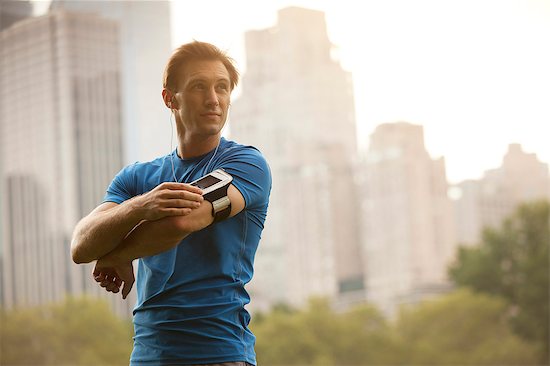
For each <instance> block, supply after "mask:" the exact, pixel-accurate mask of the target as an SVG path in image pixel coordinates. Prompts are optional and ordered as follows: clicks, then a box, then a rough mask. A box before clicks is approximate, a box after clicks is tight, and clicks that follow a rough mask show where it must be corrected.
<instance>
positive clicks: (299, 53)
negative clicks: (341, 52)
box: [230, 7, 363, 308]
mask: <svg viewBox="0 0 550 366" xmlns="http://www.w3.org/2000/svg"><path fill="white" fill-rule="evenodd" d="M245 44H246V55H247V68H246V73H245V74H244V75H243V78H242V94H241V96H240V98H239V99H238V100H236V101H235V102H234V103H233V104H232V108H231V122H230V134H231V137H232V138H234V139H235V140H236V141H238V142H241V143H247V144H252V145H254V146H256V147H258V148H259V149H260V150H261V151H262V153H263V154H264V155H265V156H266V158H267V160H268V162H269V164H270V167H271V170H272V176H273V189H272V192H271V200H270V207H269V213H268V220H267V223H266V228H265V230H264V233H263V237H262V241H261V243H260V248H259V250H258V254H257V257H256V264H255V277H254V280H253V282H252V284H251V287H250V288H251V292H252V294H253V298H254V301H253V304H256V305H257V306H258V307H260V308H266V307H269V306H271V305H273V304H276V303H278V302H284V303H288V304H292V305H302V304H303V303H305V302H306V301H307V299H308V298H309V297H311V296H329V297H334V296H336V295H337V294H338V293H339V292H341V291H347V290H361V289H362V278H363V276H362V272H361V270H362V268H361V260H360V256H359V255H358V251H359V250H360V248H359V241H358V227H357V221H356V218H357V216H356V215H355V210H356V208H355V205H356V200H355V195H354V181H353V162H354V159H355V156H356V154H357V151H356V126H355V113H354V111H355V106H354V98H353V85H352V81H351V75H350V74H349V73H348V72H346V71H345V70H343V69H342V67H341V66H340V64H339V63H338V62H337V61H336V60H334V59H333V58H332V57H331V48H332V44H331V42H330V40H329V38H328V35H327V31H326V23H325V17H324V13H322V12H320V11H316V10H310V9H303V8H297V7H289V8H285V9H281V10H280V11H279V13H278V21H277V24H276V25H275V26H273V27H271V28H268V29H263V30H254V31H249V32H247V33H246V34H245Z"/></svg>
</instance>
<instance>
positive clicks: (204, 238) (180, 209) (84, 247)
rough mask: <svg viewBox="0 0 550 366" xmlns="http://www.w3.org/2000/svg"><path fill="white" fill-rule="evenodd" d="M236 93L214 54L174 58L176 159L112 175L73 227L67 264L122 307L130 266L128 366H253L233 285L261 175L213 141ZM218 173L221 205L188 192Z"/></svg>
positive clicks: (220, 56)
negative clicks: (85, 268)
mask: <svg viewBox="0 0 550 366" xmlns="http://www.w3.org/2000/svg"><path fill="white" fill-rule="evenodd" d="M237 82H238V72H237V70H236V69H235V67H234V66H233V61H232V59H230V58H229V57H227V56H226V55H225V54H224V53H223V52H221V51H220V50H219V49H218V48H216V47H215V46H213V45H211V44H208V43H203V42H196V41H195V42H191V43H188V44H185V45H183V46H181V47H180V48H178V49H177V50H176V51H175V52H174V54H173V55H172V57H171V58H170V60H169V61H168V64H167V66H166V69H165V72H164V83H163V84H164V85H163V87H164V88H163V90H162V97H163V100H164V103H165V105H166V107H168V108H169V109H170V110H171V113H173V115H174V117H175V123H176V130H177V134H178V146H177V149H176V151H174V152H172V153H171V154H169V155H167V156H164V157H161V158H158V159H156V160H153V161H151V162H147V163H136V164H133V165H130V166H127V167H125V168H124V169H122V171H121V172H120V173H119V174H118V175H117V176H116V177H115V178H114V180H113V181H112V183H111V184H110V186H109V188H108V189H107V194H106V196H105V199H104V202H103V203H102V204H101V205H99V206H98V207H97V208H96V209H95V210H93V211H92V212H91V213H90V214H89V215H88V216H86V217H84V218H83V219H82V220H81V221H80V222H79V223H78V224H77V226H76V228H75V231H74V234H73V241H72V244H71V251H72V257H73V260H74V261H75V262H76V263H86V262H91V261H94V260H97V263H96V265H95V268H94V273H93V275H94V278H95V280H96V281H97V282H98V283H99V284H100V285H101V286H102V287H104V288H105V289H106V290H107V291H110V292H113V293H116V292H119V291H122V296H123V298H126V296H127V295H128V293H129V292H130V289H131V287H132V285H133V283H134V273H133V267H132V261H133V260H134V259H139V261H138V272H137V282H136V288H137V304H136V307H135V309H134V331H135V337H134V349H133V352H132V356H131V360H130V363H131V365H190V364H223V365H244V364H255V363H256V359H255V353H254V343H255V337H254V335H253V334H252V333H251V332H250V330H249V329H248V323H249V321H250V316H249V314H248V312H247V311H246V310H245V309H244V306H245V305H246V304H247V303H248V302H249V301H250V298H249V296H248V294H247V292H246V290H245V288H244V286H245V284H246V283H248V282H249V281H250V280H251V278H252V272H253V267H252V265H253V260H254V255H255V252H256V249H257V246H258V242H259V240H260V235H261V232H262V229H263V224H264V221H265V218H266V214H267V206H268V201H269V193H270V190H271V175H270V171H269V167H268V165H267V163H266V161H265V159H264V158H263V157H262V155H261V154H260V152H259V151H258V150H256V149H255V148H253V147H250V146H243V145H239V144H237V143H235V142H232V141H228V140H226V139H224V138H222V137H221V133H222V128H223V126H224V124H225V121H226V119H227V114H228V109H229V105H230V95H231V92H232V90H233V88H234V87H235V85H236V84H237ZM219 168H221V169H223V170H224V171H225V173H228V174H229V175H230V176H231V177H232V180H231V183H230V185H229V186H226V187H225V190H222V191H223V192H221V195H222V196H224V197H223V199H220V200H217V201H214V200H212V199H208V195H205V196H204V197H203V196H202V193H203V191H202V190H201V189H200V188H198V187H195V186H192V185H190V184H188V183H190V182H193V181H195V180H197V179H199V178H201V177H203V176H205V175H206V174H208V173H210V172H212V171H213V170H215V169H219ZM225 195H226V196H225ZM225 197H227V198H228V200H227V199H226V198H225ZM216 198H219V197H216ZM211 201H212V202H215V203H214V204H213V203H212V202H211ZM220 201H221V202H222V203H223V202H225V204H224V205H225V206H224V207H222V208H220V204H219V202H220ZM229 203H230V204H229ZM214 206H216V207H214Z"/></svg>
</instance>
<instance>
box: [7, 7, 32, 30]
mask: <svg viewBox="0 0 550 366" xmlns="http://www.w3.org/2000/svg"><path fill="white" fill-rule="evenodd" d="M32 12H33V8H32V4H31V2H30V1H25V0H3V1H0V31H1V30H2V29H6V28H8V27H11V25H12V24H14V23H16V22H18V21H20V20H23V19H25V18H28V17H30V16H32Z"/></svg>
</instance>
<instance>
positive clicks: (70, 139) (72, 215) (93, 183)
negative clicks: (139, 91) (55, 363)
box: [0, 11, 127, 308]
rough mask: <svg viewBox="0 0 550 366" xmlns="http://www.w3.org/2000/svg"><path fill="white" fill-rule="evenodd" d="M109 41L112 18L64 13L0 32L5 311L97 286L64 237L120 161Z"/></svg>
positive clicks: (114, 44)
mask: <svg viewBox="0 0 550 366" xmlns="http://www.w3.org/2000/svg"><path fill="white" fill-rule="evenodd" d="M118 41H119V38H118V25H117V24H116V23H115V22H114V21H111V20H107V19H104V18H101V17H99V16H97V15H86V14H75V13H70V12H66V11H56V12H52V13H50V14H48V15H45V16H41V17H37V18H29V19H27V20H25V21H22V22H19V23H17V24H15V25H13V26H12V27H10V28H7V29H5V30H3V31H2V32H0V53H1V58H0V59H1V62H2V65H1V72H0V149H1V155H0V156H1V159H2V161H1V163H0V165H1V166H2V167H3V171H2V176H1V184H0V186H1V188H2V197H7V199H6V200H5V201H2V206H1V212H2V214H1V217H2V221H3V228H4V230H3V232H2V235H3V241H2V242H3V244H4V247H3V248H2V249H3V250H2V255H3V257H4V261H3V274H4V276H3V283H2V287H3V302H4V306H6V307H8V308H10V307H15V306H28V305H36V304H42V303H47V302H51V301H57V300H60V299H61V298H62V297H64V296H65V295H66V294H67V293H72V294H80V293H82V292H90V291H94V292H100V289H99V288H98V286H97V285H96V284H95V283H93V280H92V279H91V276H90V271H91V269H90V268H88V267H79V266H76V265H74V264H72V262H71V260H70V253H69V247H70V243H69V241H70V236H71V233H72V230H73V228H74V226H75V224H76V222H77V221H78V220H79V219H80V218H81V217H82V216H84V215H86V214H87V213H88V212H90V211H91V210H92V209H93V208H94V207H95V206H96V205H97V204H98V203H99V202H101V199H102V196H103V194H104V191H105V187H106V186H107V185H108V184H109V182H110V180H111V179H112V177H113V175H114V174H116V173H117V172H118V170H119V169H120V168H121V167H122V132H121V118H120V115H121V108H120V90H121V88H120V69H119V59H118V57H119V44H118ZM120 307H121V308H127V305H120Z"/></svg>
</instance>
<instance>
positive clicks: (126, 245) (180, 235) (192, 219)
mask: <svg viewBox="0 0 550 366" xmlns="http://www.w3.org/2000/svg"><path fill="white" fill-rule="evenodd" d="M211 210H212V205H211V204H210V203H208V202H205V203H204V204H203V205H201V207H199V208H198V209H196V210H194V211H193V213H192V214H190V215H188V216H171V217H165V218H162V219H160V220H155V221H144V222H142V223H141V224H139V225H138V226H137V227H135V229H134V230H133V231H132V232H131V233H130V234H128V236H127V237H126V238H124V240H122V242H121V243H120V245H118V246H117V247H116V248H115V249H114V250H113V251H112V252H110V253H108V254H107V255H106V256H105V257H109V258H111V259H113V260H114V261H115V262H119V263H125V262H128V261H132V260H134V259H137V258H143V257H148V256H151V255H155V254H159V253H162V252H165V251H167V250H169V249H172V248H173V247H175V246H176V245H178V244H179V243H180V242H181V241H182V240H183V239H185V238H186V237H187V236H188V235H189V234H191V233H192V232H194V231H197V230H201V229H203V228H205V227H207V226H208V225H210V224H211V223H212V221H213V217H212V216H211V214H210V212H211Z"/></svg>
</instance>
